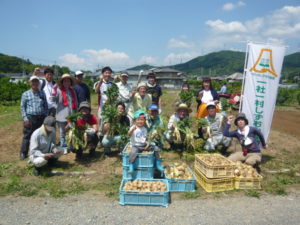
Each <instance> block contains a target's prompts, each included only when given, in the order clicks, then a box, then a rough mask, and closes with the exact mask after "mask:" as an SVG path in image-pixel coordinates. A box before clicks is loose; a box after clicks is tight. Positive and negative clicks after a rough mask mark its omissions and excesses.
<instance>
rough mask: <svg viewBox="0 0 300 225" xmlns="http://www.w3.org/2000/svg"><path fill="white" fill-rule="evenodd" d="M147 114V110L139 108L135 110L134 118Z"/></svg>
mask: <svg viewBox="0 0 300 225" xmlns="http://www.w3.org/2000/svg"><path fill="white" fill-rule="evenodd" d="M145 114H146V112H145V111H144V110H137V111H135V112H134V114H133V118H134V119H137V118H139V117H140V115H145Z"/></svg>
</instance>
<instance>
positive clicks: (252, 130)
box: [223, 124, 266, 153]
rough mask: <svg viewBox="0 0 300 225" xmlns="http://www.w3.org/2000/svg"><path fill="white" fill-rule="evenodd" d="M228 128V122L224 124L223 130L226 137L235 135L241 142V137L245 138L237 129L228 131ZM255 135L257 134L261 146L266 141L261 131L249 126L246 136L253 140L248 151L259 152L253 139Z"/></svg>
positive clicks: (264, 144)
mask: <svg viewBox="0 0 300 225" xmlns="http://www.w3.org/2000/svg"><path fill="white" fill-rule="evenodd" d="M229 128H230V124H226V125H225V128H224V130H223V135H224V136H226V137H236V138H237V139H238V140H239V142H240V143H242V141H243V139H244V138H245V135H243V134H241V133H240V132H238V130H234V131H229ZM256 136H258V138H259V140H260V142H261V144H262V146H266V142H265V139H264V136H263V135H262V133H261V132H260V131H259V130H258V129H257V128H255V127H250V126H249V133H248V135H247V137H249V138H251V140H252V141H253V143H252V145H251V146H250V147H249V149H248V152H249V153H260V147H259V144H258V142H257V140H256V139H255V137H256Z"/></svg>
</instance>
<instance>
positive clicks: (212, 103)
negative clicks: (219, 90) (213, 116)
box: [206, 102, 216, 108]
mask: <svg viewBox="0 0 300 225" xmlns="http://www.w3.org/2000/svg"><path fill="white" fill-rule="evenodd" d="M209 106H214V107H215V108H216V104H215V103H214V102H209V103H207V105H206V108H208V107H209Z"/></svg>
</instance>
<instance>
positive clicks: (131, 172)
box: [128, 163, 134, 174]
mask: <svg viewBox="0 0 300 225" xmlns="http://www.w3.org/2000/svg"><path fill="white" fill-rule="evenodd" d="M133 172H134V165H133V163H129V170H128V173H129V174H133Z"/></svg>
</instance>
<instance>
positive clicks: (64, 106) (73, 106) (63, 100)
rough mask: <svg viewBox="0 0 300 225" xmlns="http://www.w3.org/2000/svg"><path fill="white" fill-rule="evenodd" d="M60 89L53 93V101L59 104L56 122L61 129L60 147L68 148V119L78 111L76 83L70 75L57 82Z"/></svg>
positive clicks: (65, 75) (63, 76)
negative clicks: (74, 87) (66, 128)
mask: <svg viewBox="0 0 300 225" xmlns="http://www.w3.org/2000/svg"><path fill="white" fill-rule="evenodd" d="M57 83H58V88H55V90H54V92H53V99H54V101H55V102H56V104H57V108H56V122H57V125H58V127H59V134H60V146H61V147H64V148H66V147H67V145H66V131H65V127H66V125H67V122H68V121H67V118H66V117H68V116H70V115H71V114H73V113H74V112H76V111H77V107H78V104H77V97H76V93H75V90H74V89H73V86H74V85H75V83H76V81H75V79H74V77H72V76H71V75H70V74H63V75H62V77H61V79H60V80H59V81H58V82H57Z"/></svg>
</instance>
